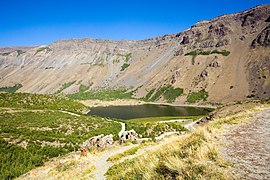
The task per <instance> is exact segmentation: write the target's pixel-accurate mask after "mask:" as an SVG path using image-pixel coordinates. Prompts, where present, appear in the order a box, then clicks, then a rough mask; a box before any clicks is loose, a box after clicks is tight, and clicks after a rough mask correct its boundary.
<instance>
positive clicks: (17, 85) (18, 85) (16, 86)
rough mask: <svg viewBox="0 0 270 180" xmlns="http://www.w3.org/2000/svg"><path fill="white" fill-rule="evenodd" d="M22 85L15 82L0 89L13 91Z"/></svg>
mask: <svg viewBox="0 0 270 180" xmlns="http://www.w3.org/2000/svg"><path fill="white" fill-rule="evenodd" d="M21 87H22V85H21V84H15V85H14V86H6V87H0V91H2V92H9V93H14V92H16V91H17V90H18V89H20V88H21Z"/></svg>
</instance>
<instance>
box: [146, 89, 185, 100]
mask: <svg viewBox="0 0 270 180" xmlns="http://www.w3.org/2000/svg"><path fill="white" fill-rule="evenodd" d="M154 91H155V89H152V90H151V91H149V92H148V93H147V95H146V96H145V97H144V98H143V100H145V101H157V100H158V99H160V98H161V97H163V98H164V100H166V101H167V102H170V103H171V102H174V101H175V99H176V98H177V97H179V96H181V95H182V94H183V89H182V88H174V87H173V86H172V85H166V86H163V87H160V88H159V89H158V90H157V91H156V93H154Z"/></svg>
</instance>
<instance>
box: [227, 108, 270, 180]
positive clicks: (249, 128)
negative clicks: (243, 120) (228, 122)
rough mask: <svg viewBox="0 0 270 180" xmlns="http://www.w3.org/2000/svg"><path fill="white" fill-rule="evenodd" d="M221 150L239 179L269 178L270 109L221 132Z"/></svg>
mask: <svg viewBox="0 0 270 180" xmlns="http://www.w3.org/2000/svg"><path fill="white" fill-rule="evenodd" d="M222 138H223V139H224V143H225V147H224V148H223V149H222V152H223V153H224V154H225V157H226V158H227V159H228V160H230V161H232V162H233V163H234V168H235V169H234V171H233V173H234V174H235V176H236V177H239V178H240V179H270V109H265V110H263V111H261V112H259V113H257V114H256V115H255V117H254V118H252V119H251V120H250V123H248V124H244V125H239V126H236V127H234V128H232V129H231V130H230V131H229V132H227V133H226V134H223V136H222Z"/></svg>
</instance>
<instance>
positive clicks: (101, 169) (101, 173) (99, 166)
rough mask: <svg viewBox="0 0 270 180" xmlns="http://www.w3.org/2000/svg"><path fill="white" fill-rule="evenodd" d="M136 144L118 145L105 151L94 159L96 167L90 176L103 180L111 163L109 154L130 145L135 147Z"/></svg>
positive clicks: (121, 150) (118, 151)
mask: <svg viewBox="0 0 270 180" xmlns="http://www.w3.org/2000/svg"><path fill="white" fill-rule="evenodd" d="M135 146H138V145H134V144H133V145H130V146H124V147H118V148H116V149H112V150H109V151H105V152H104V153H103V154H102V155H101V156H100V157H99V158H97V159H95V161H94V163H93V164H95V167H96V169H95V170H94V171H93V173H92V176H94V177H95V179H97V180H103V179H106V177H105V173H106V172H107V171H108V169H109V168H110V167H111V166H112V165H113V163H112V162H108V161H107V160H108V158H109V157H110V156H113V155H116V154H119V153H122V152H124V151H126V150H128V149H130V148H132V147H135Z"/></svg>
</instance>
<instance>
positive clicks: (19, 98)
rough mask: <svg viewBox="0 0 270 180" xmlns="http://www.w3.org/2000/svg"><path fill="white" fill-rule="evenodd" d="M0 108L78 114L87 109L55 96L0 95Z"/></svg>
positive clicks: (67, 99)
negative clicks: (59, 111)
mask: <svg viewBox="0 0 270 180" xmlns="http://www.w3.org/2000/svg"><path fill="white" fill-rule="evenodd" d="M0 99H1V101H0V107H8V108H24V109H50V110H65V111H71V112H76V113H80V112H81V111H82V110H85V109H86V108H87V107H86V106H84V105H83V104H81V103H78V102H75V101H74V100H72V99H69V98H67V97H63V96H59V95H58V96H57V95H45V94H29V93H12V94H11V93H0Z"/></svg>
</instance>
